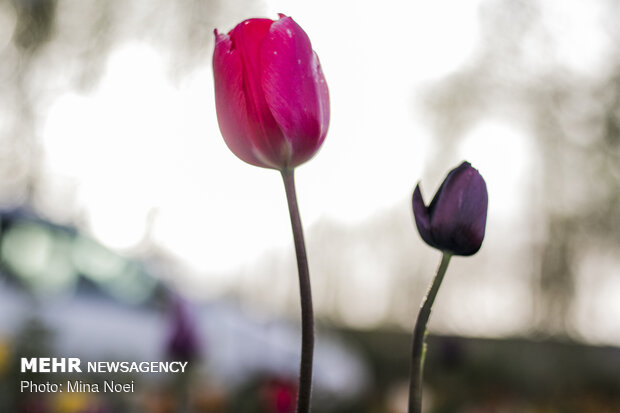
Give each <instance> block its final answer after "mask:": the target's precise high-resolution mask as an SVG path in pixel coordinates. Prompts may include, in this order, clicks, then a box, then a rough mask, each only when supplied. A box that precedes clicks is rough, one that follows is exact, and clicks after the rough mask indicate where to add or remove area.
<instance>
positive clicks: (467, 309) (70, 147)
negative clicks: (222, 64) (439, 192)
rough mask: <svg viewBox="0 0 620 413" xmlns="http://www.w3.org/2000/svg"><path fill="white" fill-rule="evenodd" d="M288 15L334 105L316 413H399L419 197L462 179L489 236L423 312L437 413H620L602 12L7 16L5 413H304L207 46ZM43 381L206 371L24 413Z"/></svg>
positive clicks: (537, 7) (322, 200) (419, 281)
mask: <svg viewBox="0 0 620 413" xmlns="http://www.w3.org/2000/svg"><path fill="white" fill-rule="evenodd" d="M278 12H282V13H285V14H287V15H290V16H292V17H293V18H294V19H295V20H296V21H297V22H298V23H299V24H300V25H301V26H302V27H303V28H304V29H305V31H306V32H307V33H308V35H309V36H310V38H311V40H312V43H313V48H314V49H315V50H316V51H317V53H318V55H319V57H320V59H321V64H322V67H323V71H324V73H325V76H326V79H327V82H328V85H329V88H330V97H331V113H332V121H331V124H330V131H329V133H328V136H327V139H326V141H325V144H324V145H323V148H322V149H321V151H320V152H319V153H318V155H317V156H316V157H315V158H314V159H313V160H312V161H311V162H309V163H308V164H306V165H304V166H302V167H300V168H298V170H297V174H296V175H297V185H298V187H297V189H298V195H299V201H300V206H301V213H302V219H303V221H304V224H305V229H306V237H307V244H308V248H309V251H308V253H309V259H310V267H311V275H312V282H313V289H314V300H315V310H316V315H317V323H318V325H317V329H318V333H317V350H316V368H315V371H316V373H315V374H316V376H315V393H314V396H315V397H314V399H315V401H314V411H316V412H317V413H321V412H325V413H329V412H372V413H401V412H405V411H406V401H407V388H406V386H407V381H408V370H409V365H408V357H409V345H410V343H409V341H410V331H411V330H412V327H413V322H414V317H415V314H416V311H417V308H418V306H419V304H420V301H421V298H422V296H423V294H424V293H425V290H426V288H427V285H428V283H429V282H430V278H431V276H432V274H433V272H434V270H435V266H436V265H437V264H438V261H439V253H438V252H437V251H435V250H432V249H431V248H429V247H428V246H426V245H425V244H424V243H423V242H422V241H421V239H420V238H419V236H418V235H417V231H416V229H415V226H414V224H413V219H412V213H411V208H410V196H411V192H412V190H413V188H414V186H415V184H416V183H417V182H418V181H420V182H421V185H422V190H423V193H424V195H425V197H426V198H430V197H431V196H432V194H433V193H434V191H435V190H436V188H437V187H438V186H439V184H440V183H441V181H442V180H443V177H444V176H445V174H446V173H447V172H448V171H449V170H450V169H452V168H453V167H455V166H456V165H458V164H459V163H460V162H461V161H462V160H463V159H466V160H468V161H470V162H471V163H472V164H473V166H474V167H476V168H478V169H479V170H480V172H481V173H482V175H483V176H484V177H485V179H486V181H487V186H488V191H489V200H490V203H489V217H488V223H487V235H486V239H485V242H484V244H483V247H482V249H481V251H480V252H479V253H478V254H477V255H475V256H473V257H471V258H467V259H464V258H456V259H454V260H453V261H452V265H451V267H450V269H449V270H448V275H447V277H446V280H445V282H444V285H443V287H442V290H441V292H440V294H439V297H438V300H437V303H436V305H435V309H434V312H433V317H432V319H431V323H430V331H431V337H430V339H429V352H428V361H427V368H426V379H427V380H426V384H427V388H426V389H425V394H426V396H425V404H426V405H425V408H426V411H428V412H448V413H449V412H599V413H600V412H617V411H620V369H619V367H620V350H619V346H620V271H619V270H620V255H619V254H618V249H619V245H620V208H619V207H618V206H619V203H620V191H619V189H620V26H619V25H618V24H617V22H618V21H619V19H620V4H619V3H618V2H616V1H612V0H593V1H589V2H583V1H578V0H568V1H567V0H564V1H557V0H538V1H535V0H518V1H514V0H462V1H459V2H453V1H448V0H439V1H435V2H422V1H411V2H399V1H387V2H383V3H381V4H379V3H378V2H374V1H368V0H361V1H342V2H337V3H334V2H328V1H326V0H318V1H313V2H301V1H284V0H265V1H250V0H240V1H236V2H227V1H223V0H204V1H203V0H179V1H176V2H167V1H163V0H148V1H147V0H131V1H107V2H102V1H93V0H0V296H1V297H0V410H1V411H7V412H67V413H69V412H75V413H78V412H82V413H85V412H121V411H122V412H216V413H219V412H234V413H245V412H264V413H287V412H292V411H293V410H292V409H293V405H294V397H295V382H296V374H297V367H298V366H297V363H298V352H299V337H298V336H299V329H298V317H299V316H298V313H299V309H298V307H299V303H298V287H297V275H296V266H295V257H294V254H293V247H292V236H291V232H290V224H289V221H288V216H287V211H286V203H285V198H284V191H283V188H281V182H280V178H279V176H278V174H277V173H275V172H274V171H271V170H262V169H259V168H255V167H252V166H249V165H246V164H244V163H243V162H241V161H239V160H238V159H237V158H235V156H234V155H233V154H232V153H230V152H229V150H228V149H227V148H226V145H225V144H224V141H223V139H222V138H221V135H220V133H219V130H218V126H217V121H216V118H215V107H214V98H213V84H212V83H213V81H212V72H211V54H212V51H213V34H212V32H213V29H214V28H216V27H217V28H218V30H220V31H228V30H230V29H232V28H233V27H234V26H235V25H236V24H237V23H238V22H240V21H241V20H243V19H245V18H250V17H271V18H276V17H277V13H278ZM36 355H41V356H58V357H62V356H68V357H81V358H82V359H83V360H84V361H86V360H110V361H112V360H130V361H134V360H135V361H141V360H164V359H167V358H171V359H187V360H191V366H192V368H191V371H190V373H189V374H187V375H183V377H181V378H179V377H174V376H171V375H139V376H136V377H132V378H133V379H135V380H136V392H135V393H133V394H130V395H112V396H110V397H107V395H97V394H92V393H91V394H87V393H74V394H68V393H63V394H40V393H39V394H36V393H20V392H19V387H18V385H19V382H20V380H24V379H32V380H35V381H39V382H45V381H46V380H52V381H59V380H60V378H61V376H59V375H50V376H45V375H41V374H39V375H32V376H28V375H25V374H22V373H19V365H18V362H19V358H20V357H26V356H28V357H32V356H36ZM110 377H112V378H114V377H113V376H110ZM80 378H82V377H80ZM63 379H64V378H63ZM83 379H84V380H93V381H97V380H101V379H102V377H101V376H96V377H87V376H84V377H83ZM117 379H119V380H128V379H129V378H128V376H127V375H122V376H120V377H117ZM103 396H106V397H103Z"/></svg>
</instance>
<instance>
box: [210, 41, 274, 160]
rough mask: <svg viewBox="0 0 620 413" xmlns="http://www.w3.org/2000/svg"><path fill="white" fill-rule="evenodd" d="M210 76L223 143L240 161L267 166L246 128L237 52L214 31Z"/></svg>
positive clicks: (241, 76)
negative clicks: (211, 73) (211, 76)
mask: <svg viewBox="0 0 620 413" xmlns="http://www.w3.org/2000/svg"><path fill="white" fill-rule="evenodd" d="M215 36H216V39H215V51H214V53H213V76H214V87H215V103H216V105H215V107H216V112H217V119H218V123H219V126H220V130H221V132H222V136H223V137H224V141H225V142H226V145H228V147H229V148H230V150H231V151H232V152H233V153H234V154H235V155H237V156H238V157H239V158H241V159H242V160H243V161H245V162H247V163H249V164H252V165H256V166H262V167H266V166H268V165H265V163H264V162H263V161H261V160H260V159H259V158H258V157H257V156H256V151H255V147H254V144H253V143H252V141H251V136H252V132H251V131H250V130H248V125H249V122H248V109H247V101H246V97H245V92H244V82H243V65H242V63H241V57H240V56H239V52H238V51H237V50H234V49H233V47H232V40H231V38H230V37H229V36H228V35H226V34H218V33H217V32H216V33H215Z"/></svg>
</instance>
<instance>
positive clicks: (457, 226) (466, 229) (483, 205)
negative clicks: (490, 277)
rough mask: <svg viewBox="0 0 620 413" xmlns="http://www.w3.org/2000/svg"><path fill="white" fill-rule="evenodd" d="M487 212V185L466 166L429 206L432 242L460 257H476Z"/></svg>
mask: <svg viewBox="0 0 620 413" xmlns="http://www.w3.org/2000/svg"><path fill="white" fill-rule="evenodd" d="M486 210H487V192H486V184H485V183H484V180H483V179H482V176H480V174H479V173H478V171H477V170H476V169H474V168H472V166H471V165H470V164H469V163H468V162H463V163H462V164H461V165H459V166H458V167H457V168H455V169H453V170H452V171H451V172H450V173H449V174H448V176H447V177H446V179H445V180H444V181H443V183H442V184H441V187H440V188H439V190H438V191H437V193H436V194H435V197H434V198H433V201H432V202H431V204H430V206H429V214H430V216H431V235H432V238H433V240H434V241H435V243H436V244H437V245H440V246H441V248H442V249H444V250H448V251H450V252H452V253H454V254H457V255H472V254H474V253H476V252H477V251H478V250H479V249H480V246H481V244H482V238H484V227H485V225H486Z"/></svg>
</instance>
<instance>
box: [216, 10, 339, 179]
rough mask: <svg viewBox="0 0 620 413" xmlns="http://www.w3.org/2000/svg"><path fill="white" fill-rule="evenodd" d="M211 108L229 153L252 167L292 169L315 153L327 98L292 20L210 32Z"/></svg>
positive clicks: (316, 66) (304, 38)
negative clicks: (211, 41) (211, 40)
mask: <svg viewBox="0 0 620 413" xmlns="http://www.w3.org/2000/svg"><path fill="white" fill-rule="evenodd" d="M213 74H214V81H215V105H216V110H217V118H218V123H219V125H220V131H221V132H222V136H223V137H224V140H225V142H226V144H227V145H228V147H229V148H230V150H231V151H232V152H233V153H234V154H235V155H237V156H238V157H239V158H241V159H242V160H244V161H245V162H247V163H250V164H252V165H256V166H261V167H265V168H273V169H278V170H284V169H291V168H294V167H296V166H298V165H300V164H302V163H304V162H305V161H307V160H308V159H310V158H311V157H312V156H314V154H315V153H316V152H317V151H318V149H319V147H320V146H321V144H322V143H323V140H324V139H325V135H326V134H327V127H328V124H329V93H328V90H327V84H326V83H325V78H324V76H323V72H322V71H321V65H320V64H319V59H318V57H317V55H316V53H314V51H313V50H312V46H311V44H310V39H309V38H308V35H307V34H306V33H305V32H304V31H303V30H302V28H301V27H299V25H298V24H297V23H295V21H293V19H292V18H290V17H287V16H283V15H280V19H279V20H276V21H273V20H270V19H249V20H245V21H243V22H241V23H239V24H238V25H237V26H236V27H235V28H234V29H233V30H231V31H230V32H229V33H228V34H221V33H218V32H217V30H215V50H214V53H213Z"/></svg>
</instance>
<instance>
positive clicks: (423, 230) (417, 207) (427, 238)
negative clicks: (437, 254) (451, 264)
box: [412, 183, 437, 248]
mask: <svg viewBox="0 0 620 413" xmlns="http://www.w3.org/2000/svg"><path fill="white" fill-rule="evenodd" d="M412 203H413V216H414V218H415V224H416V226H417V227H418V232H419V233H420V236H421V237H422V239H423V240H424V242H426V243H427V244H428V245H430V246H431V247H435V248H437V246H436V245H435V242H434V241H433V237H432V234H431V219H430V215H429V213H428V208H426V205H424V199H423V198H422V192H421V191H420V184H419V183H418V184H417V185H416V187H415V190H414V191H413V200H412Z"/></svg>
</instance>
